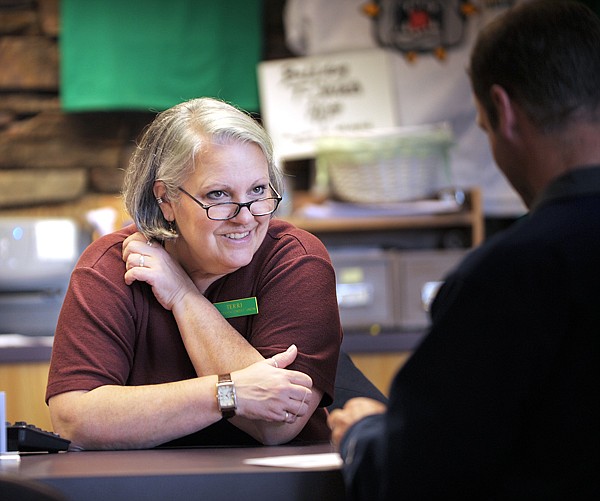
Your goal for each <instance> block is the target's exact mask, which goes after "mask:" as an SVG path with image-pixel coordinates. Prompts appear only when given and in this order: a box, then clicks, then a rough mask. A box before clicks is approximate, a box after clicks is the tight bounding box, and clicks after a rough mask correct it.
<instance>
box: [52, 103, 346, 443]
mask: <svg viewBox="0 0 600 501" xmlns="http://www.w3.org/2000/svg"><path fill="white" fill-rule="evenodd" d="M281 179H282V176H281V173H280V172H279V170H278V168H277V166H276V165H275V163H274V161H273V153H272V146H271V142H270V139H269V137H268V135H267V134H266V133H265V131H264V129H263V128H262V127H261V126H260V125H258V123H257V122H256V121H255V120H254V119H253V118H252V117H251V116H250V115H248V114H247V113H245V112H243V111H241V110H238V109H237V108H235V107H233V106H231V105H229V104H227V103H224V102H222V101H218V100H215V99H211V98H200V99H194V100H191V101H188V102H184V103H181V104H179V105H177V106H175V107H173V108H171V109H169V110H166V111H165V112H163V113H161V114H159V115H158V116H157V117H156V119H155V120H154V122H153V123H152V124H151V125H150V126H149V127H148V129H147V130H146V131H145V133H144V135H143V137H142V139H141V142H140V144H139V146H138V148H137V151H136V152H135V154H134V155H133V157H132V160H131V163H130V166H129V169H128V172H127V174H126V178H125V184H124V198H125V202H126V206H127V209H128V211H129V212H130V214H131V216H132V217H133V219H134V223H135V224H134V225H131V226H129V227H127V228H124V229H122V230H120V231H117V232H115V233H113V234H110V235H107V236H105V237H102V238H100V239H98V240H97V241H95V242H94V243H93V244H92V245H91V246H90V247H89V248H88V249H87V250H86V251H85V252H84V254H83V255H82V257H81V259H80V261H79V263H78V265H77V267H76V269H75V270H74V272H73V275H72V279H71V284H70V286H69V290H68V292H67V296H66V298H65V303H64V306H63V310H62V312H61V315H60V318H59V321H58V326H57V331H56V336H55V344H54V349H53V356H52V362H51V370H50V376H49V382H48V389H47V395H46V398H47V399H48V402H49V406H50V411H51V415H52V420H53V427H54V429H55V431H56V432H58V433H60V434H61V435H62V436H64V437H66V438H69V439H70V440H72V442H73V444H74V446H75V447H80V448H85V449H90V448H94V449H98V448H103V449H104V448H145V447H154V446H158V445H165V444H168V445H171V444H178V445H211V444H212V445H230V444H231V445H244V444H256V443H263V444H277V443H285V442H289V441H291V440H298V441H302V440H306V441H318V440H323V441H326V440H328V439H329V431H328V428H327V424H326V415H325V411H324V409H323V408H322V407H323V406H326V405H328V404H329V403H330V402H331V400H332V397H333V384H334V379H335V369H336V363H337V357H338V353H339V347H340V343H341V337H342V334H341V327H340V321H339V314H338V309H337V300H336V294H335V276H334V271H333V267H332V265H331V261H330V259H329V256H328V253H327V251H326V249H325V248H324V246H323V245H322V243H321V242H320V241H319V240H318V239H317V238H316V237H314V236H312V235H310V234H309V233H307V232H305V231H303V230H300V229H298V228H295V227H294V226H292V225H290V224H289V223H287V222H284V221H281V220H278V219H275V218H274V217H273V214H274V212H275V211H276V209H277V207H278V205H279V202H280V200H281V196H280V193H282V183H281ZM289 369H293V370H289ZM215 394H217V397H215Z"/></svg>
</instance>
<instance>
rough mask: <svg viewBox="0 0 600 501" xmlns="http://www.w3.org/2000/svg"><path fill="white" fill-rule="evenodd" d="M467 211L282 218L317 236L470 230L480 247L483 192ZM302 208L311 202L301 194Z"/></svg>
mask: <svg viewBox="0 0 600 501" xmlns="http://www.w3.org/2000/svg"><path fill="white" fill-rule="evenodd" d="M466 195H467V197H466V201H465V204H464V208H463V209H462V210H460V211H457V212H451V213H442V214H431V215H411V216H382V217H355V218H351V217H348V218H340V217H337V218H327V219H325V218H323V219H321V218H307V217H298V216H295V215H294V214H292V215H290V216H287V217H282V218H281V219H284V220H286V221H289V222H290V223H292V224H294V225H295V226H297V227H299V228H302V229H305V230H307V231H309V232H311V233H314V234H317V235H319V234H323V233H329V234H332V233H333V234H342V233H353V234H356V233H357V232H377V231H391V232H397V231H402V230H428V229H448V228H467V229H469V230H470V235H471V245H472V246H476V245H478V244H480V243H481V242H482V241H483V238H484V221H483V214H482V206H481V203H482V202H481V193H480V191H479V189H476V188H473V189H470V190H468V191H467V192H466ZM295 198H299V202H297V203H296V206H298V204H299V205H300V206H301V205H302V204H304V203H306V202H307V198H308V197H307V196H306V195H299V196H298V197H296V196H295Z"/></svg>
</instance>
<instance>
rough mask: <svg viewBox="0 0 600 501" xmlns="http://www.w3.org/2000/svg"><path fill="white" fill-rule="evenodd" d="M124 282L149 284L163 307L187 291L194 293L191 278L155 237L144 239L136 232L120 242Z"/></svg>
mask: <svg viewBox="0 0 600 501" xmlns="http://www.w3.org/2000/svg"><path fill="white" fill-rule="evenodd" d="M123 261H125V269H126V271H125V283H126V284H127V285H131V284H132V283H133V282H135V281H136V280H139V281H141V282H146V283H148V284H150V285H151V286H152V292H153V293H154V295H155V296H156V299H157V300H158V302H159V303H160V304H161V305H162V306H163V307H164V308H166V309H167V310H172V309H173V306H174V305H175V304H177V303H178V302H179V301H181V300H182V299H183V297H184V296H185V295H186V294H188V293H189V292H194V293H198V289H197V288H196V286H195V285H194V283H193V282H192V280H191V278H190V277H189V276H188V274H187V273H186V272H185V270H184V269H183V268H182V267H181V265H180V264H179V263H177V262H176V261H175V260H174V259H173V258H172V257H171V256H170V255H169V253H168V252H167V251H166V250H165V249H164V248H163V247H162V245H160V244H159V243H158V242H156V241H155V240H148V239H147V238H146V237H144V235H142V234H141V233H139V232H136V233H134V234H133V235H131V236H129V237H127V238H126V239H125V241H124V242H123Z"/></svg>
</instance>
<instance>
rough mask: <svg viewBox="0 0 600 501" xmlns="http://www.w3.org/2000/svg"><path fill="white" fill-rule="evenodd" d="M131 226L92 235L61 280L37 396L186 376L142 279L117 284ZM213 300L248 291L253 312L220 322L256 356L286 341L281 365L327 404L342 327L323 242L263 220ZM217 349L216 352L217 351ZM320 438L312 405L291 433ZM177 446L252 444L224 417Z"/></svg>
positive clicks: (323, 432)
mask: <svg viewBox="0 0 600 501" xmlns="http://www.w3.org/2000/svg"><path fill="white" fill-rule="evenodd" d="M134 231H135V228H134V227H133V226H128V227H127V228H125V229H123V230H120V231H117V232H115V233H112V234H110V235H107V236H105V237H102V238H100V239H98V240H96V241H95V242H93V243H92V244H91V245H90V246H89V247H88V248H87V249H86V251H85V252H84V253H83V255H82V256H81V258H80V260H79V262H78V264H77V266H76V268H75V270H74V271H73V274H72V277H71V283H70V285H69V289H68V291H67V294H66V297H65V301H64V304H63V308H62V311H61V314H60V317H59V320H58V325H57V329H56V334H55V340H54V347H53V350H52V360H51V365H50V374H49V379H48V387H47V392H46V400H48V399H50V398H51V397H52V396H54V395H58V394H60V393H64V392H67V391H73V390H92V389H94V388H97V387H99V386H102V385H107V384H111V385H128V386H137V385H146V384H158V383H164V382H171V381H180V380H184V379H190V378H194V377H196V372H195V370H194V367H193V366H192V363H191V361H190V359H189V357H188V355H187V352H186V350H185V347H184V345H183V341H182V340H181V336H180V334H179V330H178V328H177V324H176V322H175V319H174V317H173V314H172V313H171V312H170V311H168V310H165V309H164V308H163V307H162V306H161V305H160V303H158V301H157V300H156V298H155V297H154V294H153V293H152V290H151V288H150V286H149V285H148V284H146V283H143V282H137V281H136V282H134V283H133V284H132V285H131V286H128V285H126V284H125V281H124V278H123V275H124V274H125V263H124V262H123V261H122V259H121V251H122V243H123V241H124V240H125V238H127V236H129V235H131V234H132V233H133V232H134ZM205 296H206V297H207V298H208V299H209V300H210V301H211V302H213V303H216V302H221V301H230V300H235V299H242V298H247V297H256V298H257V302H258V310H259V312H258V314H256V315H249V316H243V317H237V318H231V319H229V323H230V324H231V325H232V326H233V327H234V328H235V329H236V330H237V331H238V332H239V333H240V334H241V335H242V336H244V337H245V338H246V339H247V340H248V341H249V342H250V343H251V344H252V345H253V346H254V347H255V348H256V349H257V350H258V351H259V352H260V353H261V354H262V355H263V356H264V357H271V356H272V355H275V354H276V353H279V352H282V351H284V350H285V349H287V348H288V346H289V345H290V344H292V343H294V344H296V346H297V347H298V356H297V358H296V360H295V361H294V363H293V364H291V365H290V366H289V368H290V369H293V370H298V371H302V372H305V373H306V374H308V375H309V376H310V377H311V378H312V380H313V384H314V386H315V387H316V388H318V389H320V390H321V391H323V392H324V396H323V400H322V401H321V406H326V405H329V403H331V401H332V398H333V388H334V381H335V371H336V366H337V358H338V353H339V348H340V344H341V341H342V330H341V327H340V319H339V313H338V306H337V299H336V293H335V275H334V270H333V266H332V265H331V261H330V258H329V255H328V253H327V251H326V249H325V247H324V246H323V244H322V243H321V242H320V241H319V240H318V239H317V238H316V237H315V236H313V235H311V234H310V233H308V232H306V231H304V230H301V229H298V228H295V227H294V226H292V225H290V224H289V223H286V222H284V221H280V220H276V219H274V220H272V221H271V222H270V226H269V230H268V232H267V235H266V237H265V240H264V242H263V243H262V245H261V246H260V248H259V249H258V251H257V252H256V254H255V255H254V258H253V259H252V262H251V263H250V264H249V265H248V266H245V267H243V268H241V269H239V270H237V271H236V272H234V273H231V274H229V275H226V276H225V277H222V278H220V279H219V280H217V281H216V282H214V283H213V284H212V285H211V286H210V287H209V288H208V290H207V291H206V294H205ZM223 356H224V357H226V356H227V354H226V353H224V354H223ZM328 439H329V429H328V427H327V423H326V414H325V410H324V409H322V408H320V409H317V411H316V412H315V414H314V415H313V417H312V418H311V419H310V421H309V422H308V423H307V425H306V426H305V428H304V430H302V432H301V433H300V434H299V435H298V437H297V439H296V440H301V441H321V440H328ZM177 443H178V444H181V445H215V444H219V445H221V444H222V445H228V444H233V445H238V444H245V443H248V444H250V443H256V442H255V441H254V440H253V439H252V438H251V437H249V436H248V435H246V434H245V433H243V432H241V431H239V430H238V429H237V428H235V427H234V426H233V425H231V424H230V423H229V422H227V421H226V420H221V421H219V422H218V423H216V424H214V425H211V426H209V427H207V428H205V429H204V430H202V431H201V432H199V433H197V434H195V435H194V436H189V437H184V438H183V439H182V440H179V441H178V442H177Z"/></svg>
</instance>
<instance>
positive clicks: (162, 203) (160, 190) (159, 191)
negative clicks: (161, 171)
mask: <svg viewBox="0 0 600 501" xmlns="http://www.w3.org/2000/svg"><path fill="white" fill-rule="evenodd" d="M153 192H154V198H155V199H156V203H157V204H158V206H159V207H160V210H161V211H162V213H163V216H164V218H165V219H166V220H167V221H174V220H175V214H174V212H173V206H172V204H171V202H170V201H169V198H168V197H167V189H166V188H165V183H163V182H162V181H155V182H154V187H153Z"/></svg>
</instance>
